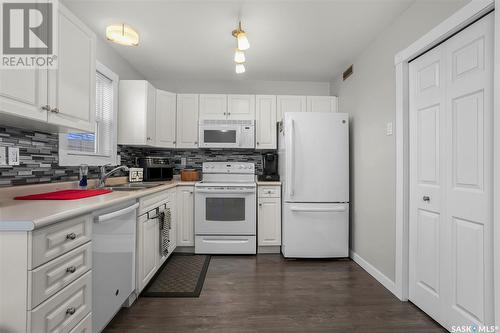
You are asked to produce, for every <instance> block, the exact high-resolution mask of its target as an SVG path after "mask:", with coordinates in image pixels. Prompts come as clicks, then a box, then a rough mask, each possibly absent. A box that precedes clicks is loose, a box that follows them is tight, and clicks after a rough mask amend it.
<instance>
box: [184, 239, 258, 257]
mask: <svg viewBox="0 0 500 333" xmlns="http://www.w3.org/2000/svg"><path fill="white" fill-rule="evenodd" d="M194 248H195V253H204V254H256V253H257V239H256V237H255V236H198V235H196V237H195V247H194Z"/></svg>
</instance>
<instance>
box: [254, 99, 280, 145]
mask: <svg viewBox="0 0 500 333" xmlns="http://www.w3.org/2000/svg"><path fill="white" fill-rule="evenodd" d="M255 102H256V103H255V105H256V107H255V120H256V121H255V130H256V136H255V148H256V149H276V96H271V95H257V96H256V97H255Z"/></svg>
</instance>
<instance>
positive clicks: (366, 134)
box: [330, 1, 467, 281]
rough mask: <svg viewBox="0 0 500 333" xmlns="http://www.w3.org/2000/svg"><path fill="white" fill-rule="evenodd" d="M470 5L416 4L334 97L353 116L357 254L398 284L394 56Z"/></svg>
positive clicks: (335, 84) (335, 85) (338, 83)
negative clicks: (389, 126)
mask: <svg viewBox="0 0 500 333" xmlns="http://www.w3.org/2000/svg"><path fill="white" fill-rule="evenodd" d="M466 2H467V1H432V2H427V1H422V2H415V3H414V4H413V5H412V6H411V7H409V8H408V9H407V10H406V11H405V12H404V13H403V14H402V15H401V16H400V17H398V18H397V19H396V20H395V21H394V22H393V23H392V24H391V25H390V26H389V27H387V28H386V29H385V30H384V31H383V32H382V33H381V34H380V35H379V37H378V38H376V39H375V40H374V41H373V42H372V43H371V44H370V45H368V46H367V48H365V49H364V51H362V53H361V54H360V55H359V56H358V57H357V58H356V59H354V61H353V64H354V74H353V75H352V76H351V77H350V78H348V79H347V80H346V81H345V82H342V79H341V76H337V77H336V78H335V79H334V80H333V81H332V82H331V83H330V86H331V89H330V92H331V94H332V95H336V96H339V108H340V110H341V112H347V113H349V114H350V117H351V202H352V205H351V219H352V221H351V249H352V250H353V251H354V252H356V253H357V254H358V255H359V256H361V257H362V258H363V259H364V260H366V261H367V262H369V263H370V264H371V265H372V266H374V267H375V268H376V269H378V270H379V271H380V272H382V273H383V274H384V275H386V276H387V277H388V278H389V279H391V280H393V281H394V279H395V142H394V136H386V133H385V131H386V123H388V122H393V123H394V121H395V74H394V55H395V54H396V53H397V52H399V51H400V50H402V49H404V48H405V47H407V46H408V45H410V44H411V43H412V42H414V41H415V40H416V39H418V38H419V37H420V36H422V35H423V34H425V33H426V32H427V31H429V30H430V29H431V28H433V27H434V26H436V25H438V24H439V23H440V22H441V21H443V20H444V19H445V18H447V17H448V16H450V15H451V14H453V13H454V12H455V11H456V10H458V9H459V8H460V7H461V6H463V5H464V4H465V3H466Z"/></svg>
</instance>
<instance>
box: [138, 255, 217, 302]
mask: <svg viewBox="0 0 500 333" xmlns="http://www.w3.org/2000/svg"><path fill="white" fill-rule="evenodd" d="M209 263H210V256H209V255H199V254H181V253H174V254H172V257H170V258H169V259H168V261H167V262H166V264H165V265H164V266H163V267H162V269H160V271H159V273H157V275H156V276H155V277H154V278H153V279H152V281H151V282H150V283H149V284H148V285H147V286H146V288H144V291H143V293H142V294H141V296H144V297H199V296H200V293H201V289H202V288H203V283H204V282H205V276H206V274H207V270H208V265H209Z"/></svg>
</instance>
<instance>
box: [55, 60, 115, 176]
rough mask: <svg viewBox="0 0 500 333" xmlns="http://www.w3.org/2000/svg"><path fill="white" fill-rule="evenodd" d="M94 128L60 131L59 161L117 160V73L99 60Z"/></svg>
mask: <svg viewBox="0 0 500 333" xmlns="http://www.w3.org/2000/svg"><path fill="white" fill-rule="evenodd" d="M96 69H97V70H96V76H95V88H96V94H95V106H96V113H95V132H94V133H79V132H68V133H59V165H63V166H75V165H81V164H87V165H91V166H95V165H104V164H112V165H115V164H117V163H116V162H117V161H116V132H117V113H118V112H117V108H118V76H117V75H116V74H115V73H113V72H112V71H111V70H109V69H108V68H107V67H105V66H104V65H102V64H100V63H97V66H96Z"/></svg>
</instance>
